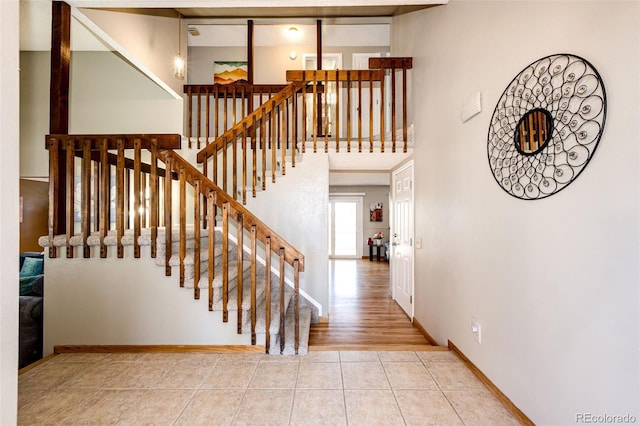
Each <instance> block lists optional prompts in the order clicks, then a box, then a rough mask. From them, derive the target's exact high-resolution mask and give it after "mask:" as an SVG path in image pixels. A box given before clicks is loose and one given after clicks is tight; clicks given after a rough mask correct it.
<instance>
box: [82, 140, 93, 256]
mask: <svg viewBox="0 0 640 426" xmlns="http://www.w3.org/2000/svg"><path fill="white" fill-rule="evenodd" d="M91 144H92V142H91V140H90V139H85V140H84V141H83V145H82V170H81V171H80V173H81V176H80V179H81V183H80V191H81V193H82V194H81V198H80V200H81V209H80V215H81V216H80V223H81V225H80V226H81V228H82V230H81V231H80V233H81V235H82V257H84V258H88V257H91V249H90V248H89V244H87V238H88V237H89V235H91Z"/></svg>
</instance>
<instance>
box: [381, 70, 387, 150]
mask: <svg viewBox="0 0 640 426" xmlns="http://www.w3.org/2000/svg"><path fill="white" fill-rule="evenodd" d="M384 70H385V69H384V67H383V66H380V74H381V79H380V152H384V132H385V127H384V115H385V114H384V80H385V78H386V76H385V75H384Z"/></svg>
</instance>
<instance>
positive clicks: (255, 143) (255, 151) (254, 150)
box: [251, 115, 259, 198]
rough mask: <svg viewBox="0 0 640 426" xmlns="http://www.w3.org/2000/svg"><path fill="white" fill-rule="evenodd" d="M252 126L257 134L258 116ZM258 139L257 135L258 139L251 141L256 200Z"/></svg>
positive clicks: (252, 185)
mask: <svg viewBox="0 0 640 426" xmlns="http://www.w3.org/2000/svg"><path fill="white" fill-rule="evenodd" d="M252 122H253V123H252V124H251V128H252V129H253V131H254V132H256V129H257V126H258V123H257V122H256V116H255V115H254V116H253V119H252ZM258 137H259V135H257V134H256V137H254V138H253V140H252V141H251V146H252V150H251V188H252V194H251V195H252V197H253V198H255V197H256V185H257V180H258V164H257V163H258V149H257V148H258Z"/></svg>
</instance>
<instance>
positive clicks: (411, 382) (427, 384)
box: [382, 362, 438, 389]
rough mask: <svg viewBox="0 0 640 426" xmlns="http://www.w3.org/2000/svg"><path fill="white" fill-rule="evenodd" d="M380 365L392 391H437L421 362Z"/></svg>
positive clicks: (436, 386)
mask: <svg viewBox="0 0 640 426" xmlns="http://www.w3.org/2000/svg"><path fill="white" fill-rule="evenodd" d="M382 365H383V367H384V371H385V373H387V378H388V379H389V383H390V384H391V387H392V388H393V389H438V385H436V382H434V381H433V379H432V378H431V375H430V374H429V372H427V369H426V368H425V366H424V365H423V364H422V363H421V362H385V363H383V364H382Z"/></svg>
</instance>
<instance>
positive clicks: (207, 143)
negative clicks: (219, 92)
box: [204, 86, 211, 148]
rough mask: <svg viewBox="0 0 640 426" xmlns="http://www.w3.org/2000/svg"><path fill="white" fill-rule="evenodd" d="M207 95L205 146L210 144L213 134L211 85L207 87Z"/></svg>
mask: <svg viewBox="0 0 640 426" xmlns="http://www.w3.org/2000/svg"><path fill="white" fill-rule="evenodd" d="M204 93H205V95H206V96H207V98H206V101H205V114H206V117H205V126H206V129H205V138H206V140H205V142H204V146H205V148H206V147H207V145H209V136H211V128H210V123H211V119H210V115H211V96H210V95H211V93H210V92H209V86H207V88H206V89H205V92H204Z"/></svg>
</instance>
